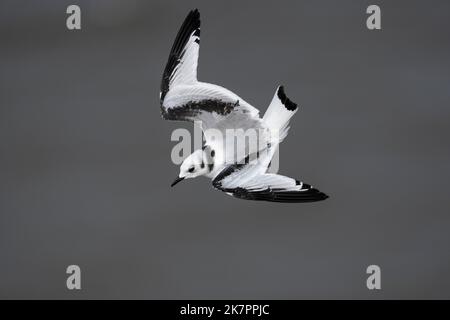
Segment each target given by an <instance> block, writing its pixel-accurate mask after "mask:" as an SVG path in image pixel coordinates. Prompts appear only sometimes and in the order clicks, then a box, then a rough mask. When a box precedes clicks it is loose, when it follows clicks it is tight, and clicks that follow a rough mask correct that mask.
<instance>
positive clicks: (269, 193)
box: [222, 188, 328, 202]
mask: <svg viewBox="0 0 450 320" xmlns="http://www.w3.org/2000/svg"><path fill="white" fill-rule="evenodd" d="M222 190H223V191H225V192H229V193H231V194H232V195H233V196H234V197H236V198H240V199H245V200H260V201H271V202H314V201H321V200H325V199H327V198H328V196H327V195H326V194H325V193H323V192H320V191H319V190H317V189H315V188H311V189H308V190H305V191H285V190H283V189H271V188H267V189H264V190H260V191H251V190H247V189H244V188H234V189H222Z"/></svg>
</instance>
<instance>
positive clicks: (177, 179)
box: [170, 178, 184, 187]
mask: <svg viewBox="0 0 450 320" xmlns="http://www.w3.org/2000/svg"><path fill="white" fill-rule="evenodd" d="M183 180H184V178H176V179H175V181H174V182H172V184H171V185H170V186H171V187H173V186H174V185H176V184H177V183H178V182H180V181H183Z"/></svg>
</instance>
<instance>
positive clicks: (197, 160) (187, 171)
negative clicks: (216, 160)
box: [171, 150, 209, 187]
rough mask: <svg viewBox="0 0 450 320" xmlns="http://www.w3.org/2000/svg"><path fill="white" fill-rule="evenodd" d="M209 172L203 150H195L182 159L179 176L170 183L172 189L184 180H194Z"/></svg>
mask: <svg viewBox="0 0 450 320" xmlns="http://www.w3.org/2000/svg"><path fill="white" fill-rule="evenodd" d="M208 172H209V170H208V164H207V157H206V154H205V151H204V150H196V151H194V153H192V154H191V155H190V156H189V157H187V158H186V159H184V161H183V163H182V164H181V166H180V174H179V175H178V177H177V178H176V179H175V181H174V182H173V183H172V185H171V186H172V187H173V186H174V185H176V184H177V183H178V182H180V181H183V180H184V179H189V178H196V177H199V176H202V175H205V174H207V173H208Z"/></svg>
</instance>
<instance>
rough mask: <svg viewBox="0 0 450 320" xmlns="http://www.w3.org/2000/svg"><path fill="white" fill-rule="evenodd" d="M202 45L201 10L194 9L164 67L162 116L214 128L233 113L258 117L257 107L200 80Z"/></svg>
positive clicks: (185, 21) (179, 32) (179, 33)
mask: <svg viewBox="0 0 450 320" xmlns="http://www.w3.org/2000/svg"><path fill="white" fill-rule="evenodd" d="M199 47H200V13H199V12H198V10H193V11H191V12H190V13H189V14H188V16H187V17H186V19H185V20H184V22H183V24H182V26H181V28H180V30H179V31H178V34H177V37H176V38H175V42H174V44H173V46H172V50H171V51H170V55H169V60H168V61H167V65H166V68H165V69H164V74H163V78H162V82H161V93H160V100H161V113H162V116H163V118H164V119H166V120H182V121H202V122H203V125H202V127H203V128H204V129H206V128H215V127H216V124H217V122H220V121H223V120H224V118H227V117H228V116H230V115H233V117H234V120H236V118H238V120H239V119H240V118H242V120H248V119H251V118H259V111H258V110H257V109H256V108H254V107H252V106H251V105H250V104H248V103H247V102H245V101H244V100H243V99H242V98H240V97H239V96H237V95H236V94H234V93H233V92H231V91H230V90H227V89H225V88H222V87H220V86H217V85H213V84H209V83H202V82H198V81H197V65H198V54H199ZM230 123H231V122H230ZM222 125H223V126H226V125H227V123H222Z"/></svg>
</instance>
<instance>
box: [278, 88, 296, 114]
mask: <svg viewBox="0 0 450 320" xmlns="http://www.w3.org/2000/svg"><path fill="white" fill-rule="evenodd" d="M277 95H278V98H279V99H280V101H281V103H282V104H283V105H284V106H285V108H286V109H288V110H289V111H295V109H297V104H296V103H294V102H292V101H291V100H289V98H288V97H287V96H286V93H284V87H283V86H280V88H278V92H277Z"/></svg>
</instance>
